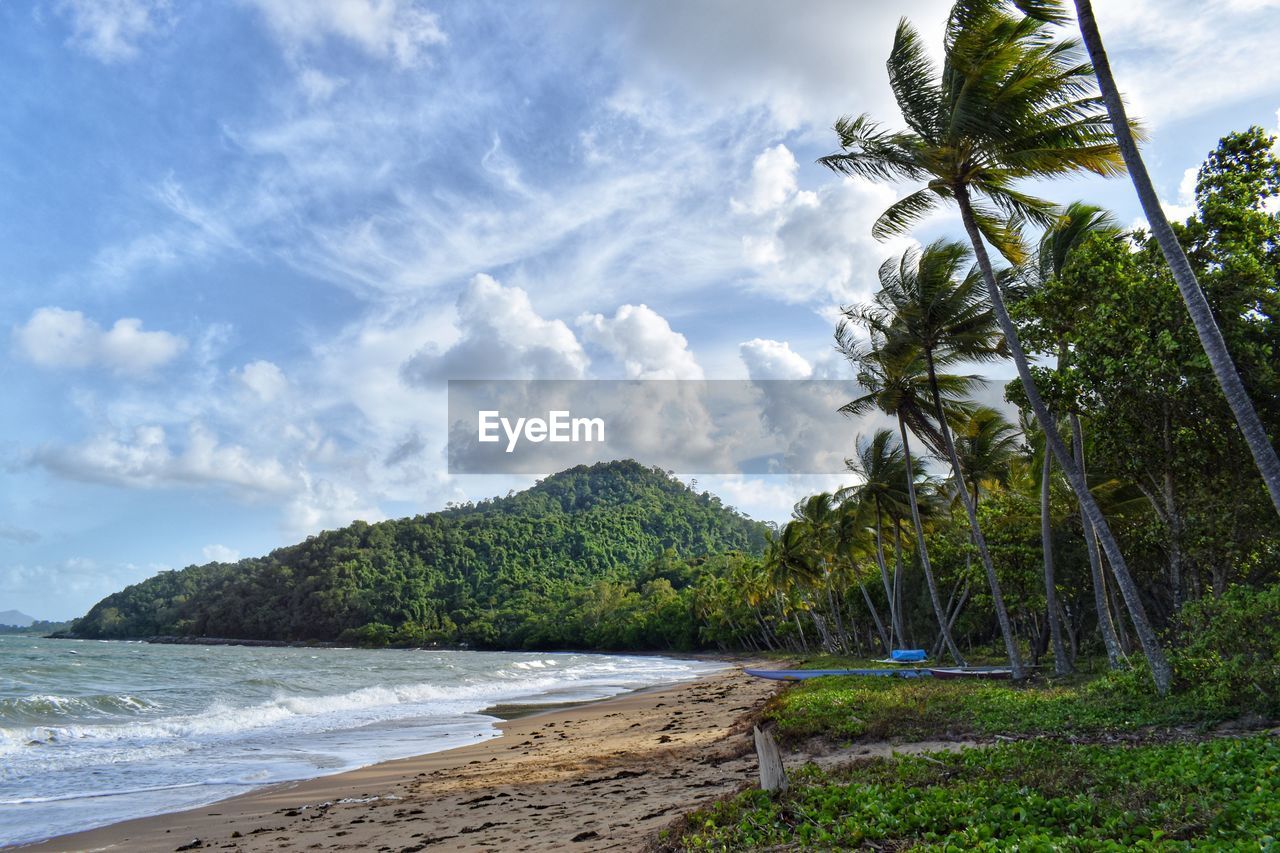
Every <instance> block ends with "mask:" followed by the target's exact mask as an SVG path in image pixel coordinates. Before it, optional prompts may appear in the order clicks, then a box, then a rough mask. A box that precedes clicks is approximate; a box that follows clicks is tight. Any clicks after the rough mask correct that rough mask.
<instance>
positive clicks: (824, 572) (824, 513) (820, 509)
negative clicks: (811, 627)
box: [791, 492, 848, 652]
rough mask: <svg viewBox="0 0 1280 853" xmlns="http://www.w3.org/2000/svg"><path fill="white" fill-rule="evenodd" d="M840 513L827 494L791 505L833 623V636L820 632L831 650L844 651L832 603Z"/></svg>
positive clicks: (840, 625) (841, 620) (844, 635)
mask: <svg viewBox="0 0 1280 853" xmlns="http://www.w3.org/2000/svg"><path fill="white" fill-rule="evenodd" d="M841 516H842V513H841V512H840V502H839V500H838V499H837V498H836V496H835V495H833V494H831V493H830V492H819V493H818V494H815V495H810V496H809V497H807V498H805V499H804V500H802V501H800V502H799V503H797V504H796V505H795V507H794V508H793V510H792V513H791V517H792V519H793V521H794V522H797V523H799V525H800V526H801V527H802V528H803V530H804V531H805V533H806V535H807V539H808V543H809V548H810V551H811V554H812V560H813V563H814V564H815V566H816V569H817V577H816V578H815V579H814V580H815V586H817V585H821V587H822V594H823V597H824V598H825V599H826V603H827V614H828V615H829V616H830V617H831V620H832V621H833V622H834V623H835V633H834V634H832V633H831V631H830V629H829V628H828V627H827V626H826V625H823V626H822V628H821V629H820V631H821V633H822V634H824V636H826V637H827V638H828V645H829V646H832V648H831V651H833V652H834V651H844V648H845V644H846V642H847V640H848V634H847V632H846V631H845V627H844V617H843V616H842V615H841V613H840V607H839V605H838V604H837V603H836V596H835V580H836V575H837V574H838V571H839V570H838V562H839V557H840V543H839V538H838V537H839V532H840V531H839V528H840V521H841Z"/></svg>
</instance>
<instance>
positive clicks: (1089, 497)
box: [953, 0, 1173, 696]
mask: <svg viewBox="0 0 1280 853" xmlns="http://www.w3.org/2000/svg"><path fill="white" fill-rule="evenodd" d="M1077 2H1079V0H1077ZM953 191H954V192H955V196H956V203H957V204H958V205H959V207H960V217H961V219H962V220H963V221H964V228H965V231H966V232H968V235H969V241H970V242H971V243H972V244H973V253H974V257H975V258H977V261H978V267H979V269H981V270H982V277H983V280H984V281H985V282H986V285H987V292H988V294H989V295H990V297H991V310H992V312H993V313H994V314H995V315H996V319H997V320H998V321H999V322H1000V329H1001V331H1003V332H1004V337H1005V342H1006V344H1007V345H1008V347H1009V352H1010V354H1011V355H1012V356H1013V363H1014V364H1015V365H1016V366H1017V368H1018V377H1019V378H1020V379H1021V380H1022V387H1023V389H1024V390H1025V391H1026V392H1027V401H1028V402H1029V403H1030V404H1031V410H1032V411H1033V412H1035V416H1036V420H1037V421H1039V422H1040V428H1041V429H1042V430H1044V437H1045V442H1046V443H1047V444H1048V446H1049V448H1050V449H1051V450H1052V451H1053V455H1054V457H1055V458H1056V459H1057V462H1058V467H1059V468H1060V469H1061V470H1062V472H1063V473H1064V474H1066V477H1067V482H1068V483H1070V484H1071V490H1072V491H1074V492H1075V493H1076V499H1077V500H1079V501H1080V508H1081V510H1082V511H1083V512H1084V513H1085V515H1086V516H1087V517H1088V519H1089V521H1090V522H1091V523H1092V524H1093V529H1094V531H1096V533H1097V535H1098V541H1099V542H1101V543H1102V550H1103V552H1104V553H1105V554H1106V555H1107V562H1109V563H1110V564H1111V572H1112V574H1113V575H1115V579H1116V585H1117V586H1119V587H1120V594H1121V595H1122V596H1124V603H1125V606H1126V607H1128V609H1129V616H1130V618H1131V619H1132V620H1133V627H1134V630H1135V631H1137V633H1138V641H1139V642H1140V643H1141V644H1142V651H1143V652H1144V653H1145V654H1146V656H1147V662H1148V663H1149V664H1150V665H1151V678H1152V680H1153V681H1155V685H1156V690H1157V692H1159V693H1160V695H1161V696H1163V695H1165V694H1167V693H1168V692H1169V688H1170V687H1171V686H1172V685H1173V670H1172V668H1171V667H1170V666H1169V659H1168V657H1167V656H1166V655H1165V652H1164V648H1163V647H1162V646H1161V645H1160V638H1159V637H1157V636H1156V632H1155V628H1153V627H1152V626H1151V620H1150V619H1148V618H1147V611H1146V608H1145V607H1144V606H1143V604H1142V598H1141V596H1140V594H1139V592H1138V585H1137V583H1135V582H1134V580H1133V575H1131V574H1130V573H1129V566H1128V564H1126V563H1125V561H1124V556H1123V555H1122V554H1121V553H1120V546H1119V545H1117V544H1116V540H1115V537H1114V536H1113V535H1112V534H1111V527H1110V526H1109V525H1108V524H1107V519H1106V517H1105V516H1104V515H1103V514H1102V510H1101V509H1099V508H1098V503H1097V501H1095V500H1094V499H1093V494H1092V493H1090V491H1089V486H1088V484H1087V483H1086V482H1085V480H1084V475H1083V474H1081V473H1080V469H1079V468H1077V467H1076V465H1075V463H1074V462H1073V461H1072V460H1071V455H1070V454H1069V453H1068V452H1067V448H1066V445H1064V444H1063V443H1062V436H1060V435H1059V434H1058V429H1057V427H1056V426H1054V423H1053V419H1052V418H1051V417H1050V415H1049V409H1048V407H1047V406H1046V405H1045V404H1044V400H1043V399H1042V398H1041V397H1040V391H1039V389H1037V388H1036V383H1035V380H1034V379H1032V377H1031V368H1030V366H1029V365H1028V363H1027V355H1026V353H1025V352H1024V351H1023V349H1022V343H1021V341H1019V340H1018V330H1017V329H1015V328H1014V327H1013V320H1012V319H1010V317H1009V311H1008V309H1007V308H1006V307H1005V304H1004V294H1002V293H1001V292H1000V286H999V284H998V283H997V282H996V276H995V270H993V269H992V267H991V257H990V256H989V255H988V254H987V247H986V245H985V244H984V243H983V242H982V232H980V231H979V230H978V223H977V221H976V220H975V219H974V215H973V207H972V205H971V204H970V202H969V190H968V187H966V186H964V185H963V184H960V185H957V186H955V187H953Z"/></svg>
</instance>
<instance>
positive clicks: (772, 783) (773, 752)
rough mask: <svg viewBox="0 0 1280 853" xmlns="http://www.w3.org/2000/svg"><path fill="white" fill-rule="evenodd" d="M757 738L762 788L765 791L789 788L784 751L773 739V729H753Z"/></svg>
mask: <svg viewBox="0 0 1280 853" xmlns="http://www.w3.org/2000/svg"><path fill="white" fill-rule="evenodd" d="M752 732H753V733H754V735H755V739H756V756H757V757H758V758H759V759H760V789H761V790H764V791H785V790H787V771H786V770H785V769H784V768H783V766H782V753H781V752H780V751H779V750H778V742H777V741H775V740H774V739H773V729H772V728H765V730H764V731H761V730H760V727H759V726H755V727H754V728H753V729H752Z"/></svg>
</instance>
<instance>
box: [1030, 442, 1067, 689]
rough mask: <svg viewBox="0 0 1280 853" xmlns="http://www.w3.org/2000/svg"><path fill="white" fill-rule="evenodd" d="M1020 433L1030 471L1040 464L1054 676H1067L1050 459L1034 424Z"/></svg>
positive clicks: (1046, 600)
mask: <svg viewBox="0 0 1280 853" xmlns="http://www.w3.org/2000/svg"><path fill="white" fill-rule="evenodd" d="M1022 430H1023V433H1024V434H1025V435H1026V437H1027V441H1028V443H1029V444H1030V445H1031V447H1030V450H1031V457H1032V460H1031V461H1032V463H1033V465H1032V468H1033V469H1034V467H1035V465H1034V463H1035V461H1036V457H1037V456H1038V457H1039V462H1040V550H1041V553H1042V554H1043V556H1044V603H1045V610H1046V618H1047V619H1048V622H1049V637H1050V639H1051V640H1052V642H1053V672H1054V675H1059V676H1062V675H1070V674H1071V661H1070V660H1069V659H1068V657H1067V647H1066V644H1065V643H1064V642H1063V641H1062V622H1061V620H1060V619H1059V618H1058V586H1057V581H1056V580H1055V578H1054V565H1053V517H1052V514H1051V511H1050V510H1051V507H1050V497H1051V496H1052V491H1051V487H1052V485H1053V464H1052V463H1053V457H1052V456H1050V455H1049V451H1048V448H1047V447H1045V444H1044V434H1043V433H1041V432H1040V431H1039V430H1037V429H1036V428H1035V425H1034V423H1024V424H1023V427H1022Z"/></svg>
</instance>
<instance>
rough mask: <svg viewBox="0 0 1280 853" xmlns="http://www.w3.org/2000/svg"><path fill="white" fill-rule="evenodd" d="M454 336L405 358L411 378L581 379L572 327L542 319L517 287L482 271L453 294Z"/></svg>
mask: <svg viewBox="0 0 1280 853" xmlns="http://www.w3.org/2000/svg"><path fill="white" fill-rule="evenodd" d="M457 312H458V319H457V325H458V331H459V339H458V341H457V342H456V343H454V344H453V345H452V346H451V347H449V348H448V349H447V350H444V351H443V352H441V351H440V349H439V348H438V347H437V346H435V345H428V346H427V347H424V348H423V349H421V350H420V351H419V352H418V353H417V354H415V355H414V356H413V357H412V358H411V359H409V360H408V361H407V362H405V364H404V367H403V371H402V372H403V375H404V377H405V379H406V380H408V381H409V382H410V383H412V384H415V385H418V386H430V385H433V384H437V383H441V382H444V381H446V380H449V379H520V378H528V379H581V378H582V376H583V375H584V373H585V372H586V369H587V365H588V363H589V361H588V359H587V356H586V353H584V352H583V350H582V345H581V344H579V343H578V339H577V337H576V336H575V335H574V334H573V331H572V330H571V329H570V328H569V327H568V326H567V325H565V324H564V322H563V321H561V320H547V319H545V318H543V317H542V316H541V315H540V314H539V313H538V312H537V311H536V310H535V309H534V307H533V303H532V302H530V301H529V294H527V293H525V291H524V290H522V289H520V288H519V287H506V286H504V285H502V284H501V283H499V282H498V281H497V280H495V279H494V278H493V277H492V276H489V275H485V274H483V273H481V274H479V275H476V276H475V277H473V278H472V279H471V282H470V284H469V285H468V286H467V288H466V290H464V291H463V293H462V295H461V296H460V297H458V303H457Z"/></svg>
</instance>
